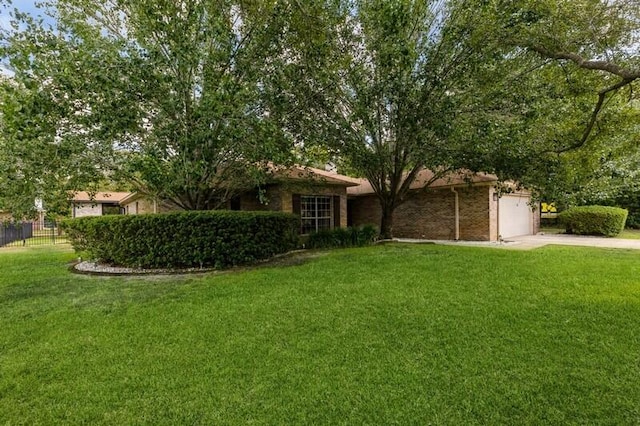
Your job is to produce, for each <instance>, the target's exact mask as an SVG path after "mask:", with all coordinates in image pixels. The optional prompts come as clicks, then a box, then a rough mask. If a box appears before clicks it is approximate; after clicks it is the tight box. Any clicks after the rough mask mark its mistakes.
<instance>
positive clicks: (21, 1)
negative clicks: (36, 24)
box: [0, 0, 54, 76]
mask: <svg viewBox="0 0 640 426" xmlns="http://www.w3.org/2000/svg"><path fill="white" fill-rule="evenodd" d="M40 1H42V0H13V1H12V4H10V5H7V4H5V3H6V1H2V0H0V31H8V30H10V29H11V24H10V21H11V12H12V11H13V10H14V9H18V10H19V11H20V12H24V13H28V14H30V15H31V16H33V17H38V16H41V17H42V18H43V19H44V22H45V23H50V24H53V22H54V21H53V19H51V17H49V16H46V15H45V14H44V12H43V10H42V9H39V8H38V7H37V6H36V3H38V2H40ZM0 74H4V75H8V76H11V75H12V74H13V73H12V72H11V71H10V70H8V69H6V68H5V67H4V66H3V64H2V61H1V60H0Z"/></svg>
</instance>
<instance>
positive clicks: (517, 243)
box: [502, 234, 640, 250]
mask: <svg viewBox="0 0 640 426" xmlns="http://www.w3.org/2000/svg"><path fill="white" fill-rule="evenodd" d="M549 244H557V245H564V246H586V247H603V248H621V249H635V250H640V240H623V239H620V238H607V237H589V236H583V235H567V234H538V235H525V236H522V237H513V238H509V239H508V241H507V242H505V243H503V244H502V246H503V247H504V248H513V249H519V250H530V249H534V248H538V247H543V246H546V245H549Z"/></svg>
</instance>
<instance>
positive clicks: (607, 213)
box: [558, 206, 628, 237]
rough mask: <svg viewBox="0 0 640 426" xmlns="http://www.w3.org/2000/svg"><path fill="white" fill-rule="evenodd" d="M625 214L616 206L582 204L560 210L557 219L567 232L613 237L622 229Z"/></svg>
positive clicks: (624, 211)
mask: <svg viewBox="0 0 640 426" xmlns="http://www.w3.org/2000/svg"><path fill="white" fill-rule="evenodd" d="M627 214H628V212H627V210H625V209H621V208H618V207H606V206H582V207H573V208H570V209H568V210H565V211H563V212H561V213H560V214H559V215H558V221H559V223H560V224H561V225H563V226H564V227H565V229H566V232H567V233H568V234H578V235H605V236H607V237H615V236H616V235H618V234H619V233H620V232H622V230H623V229H624V224H625V221H626V220H627Z"/></svg>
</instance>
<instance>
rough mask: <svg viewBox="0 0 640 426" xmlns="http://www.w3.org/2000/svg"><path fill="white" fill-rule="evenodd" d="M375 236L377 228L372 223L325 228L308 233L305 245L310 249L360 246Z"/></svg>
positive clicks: (368, 242) (372, 239)
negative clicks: (359, 225)
mask: <svg viewBox="0 0 640 426" xmlns="http://www.w3.org/2000/svg"><path fill="white" fill-rule="evenodd" d="M377 236H378V230H377V229H376V228H375V227H374V226H372V225H364V226H361V227H349V228H335V229H330V230H329V229H327V230H322V231H319V232H314V233H312V234H311V235H309V238H308V239H307V241H306V244H305V246H306V247H308V248H312V249H313V248H332V247H361V246H365V245H369V244H371V243H373V242H374V241H375V239H376V237H377Z"/></svg>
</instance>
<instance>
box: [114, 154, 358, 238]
mask: <svg viewBox="0 0 640 426" xmlns="http://www.w3.org/2000/svg"><path fill="white" fill-rule="evenodd" d="M358 184H359V183H358V180H357V179H354V178H350V177H348V176H342V175H339V174H336V173H331V172H327V171H324V170H320V169H315V168H303V167H290V168H286V169H285V168H280V169H278V168H275V169H274V170H273V172H272V176H271V178H270V179H269V180H268V182H267V183H266V184H265V185H263V186H262V187H260V189H259V190H258V189H255V190H252V191H247V192H244V193H242V194H240V195H239V196H237V197H234V198H232V199H231V200H230V201H229V203H228V205H227V208H228V209H229V210H247V211H249V210H254V211H255V210H263V211H264V210H270V211H282V212H287V213H295V214H298V215H300V216H301V217H302V222H301V232H302V233H303V234H308V233H310V232H313V231H318V230H321V229H331V228H334V227H346V226H347V188H348V187H350V186H356V185H358ZM261 200H264V202H261ZM120 205H121V207H122V208H123V209H124V213H125V214H143V213H163V212H167V211H171V210H176V208H175V207H173V206H171V205H169V204H168V203H166V202H163V201H159V200H155V199H153V198H149V197H145V196H144V195H143V194H140V193H133V194H130V195H128V196H126V197H124V198H123V199H122V200H120Z"/></svg>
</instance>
